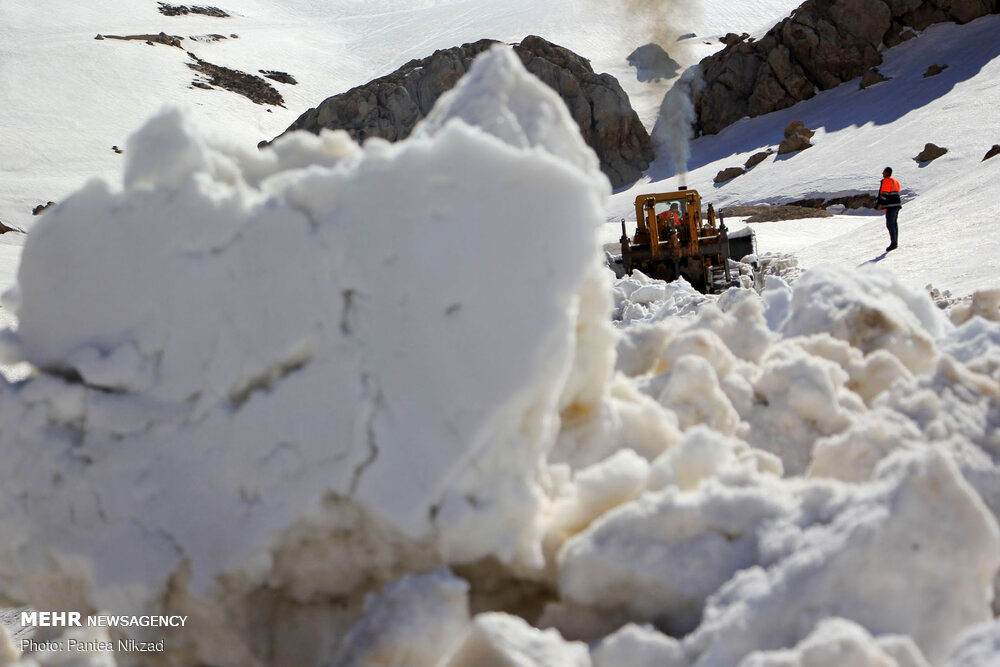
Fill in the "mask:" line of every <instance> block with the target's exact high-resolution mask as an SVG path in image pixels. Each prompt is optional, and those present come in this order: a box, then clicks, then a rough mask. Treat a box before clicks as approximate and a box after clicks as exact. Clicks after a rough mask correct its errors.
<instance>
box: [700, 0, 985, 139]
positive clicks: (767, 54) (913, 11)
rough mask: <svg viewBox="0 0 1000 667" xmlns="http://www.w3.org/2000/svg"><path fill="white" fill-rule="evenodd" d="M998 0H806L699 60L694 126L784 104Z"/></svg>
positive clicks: (720, 124) (716, 125) (710, 127)
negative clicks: (759, 32)
mask: <svg viewBox="0 0 1000 667" xmlns="http://www.w3.org/2000/svg"><path fill="white" fill-rule="evenodd" d="M998 3H1000V0H806V2H804V3H803V4H802V5H801V6H799V7H798V9H796V10H795V11H793V12H792V15H791V16H789V17H788V18H786V19H785V20H783V21H782V22H781V23H779V24H777V25H776V26H774V27H773V28H771V30H769V31H768V32H767V34H766V35H765V36H764V37H763V38H762V39H760V40H759V41H754V40H753V39H746V40H729V43H728V44H727V46H726V48H724V49H723V50H722V51H720V52H718V53H716V54H713V55H711V56H709V57H707V58H705V59H704V60H702V61H701V72H702V76H703V77H704V80H705V86H704V88H703V89H702V91H701V93H700V94H699V95H697V96H696V100H695V107H696V111H697V114H698V119H697V122H696V129H697V130H698V132H699V133H704V134H714V133H716V132H718V131H720V130H721V129H723V128H724V127H726V126H728V125H730V124H732V123H734V122H736V121H737V120H739V119H740V118H743V117H744V116H759V115H761V114H765V113H769V112H771V111H777V110H778V109H785V108H788V107H790V106H792V105H793V104H795V103H796V102H800V101H802V100H806V99H809V98H810V97H812V96H813V95H815V94H816V91H817V90H828V89H830V88H833V87H835V86H838V85H840V84H841V83H844V82H845V81H850V80H851V79H854V78H857V77H859V76H861V75H862V74H864V73H865V72H866V71H868V70H870V69H871V68H872V67H875V66H877V65H879V64H880V63H881V62H882V56H881V54H880V53H879V48H880V47H881V46H882V45H883V44H885V45H887V46H892V45H893V44H898V43H900V42H902V41H905V40H906V39H909V38H910V37H911V36H912V35H913V32H912V30H913V29H915V30H923V29H924V28H926V27H927V26H929V25H931V24H934V23H940V22H943V21H955V22H957V23H967V22H969V21H972V20H973V19H977V18H979V17H981V16H985V15H986V14H990V13H995V12H997V11H998Z"/></svg>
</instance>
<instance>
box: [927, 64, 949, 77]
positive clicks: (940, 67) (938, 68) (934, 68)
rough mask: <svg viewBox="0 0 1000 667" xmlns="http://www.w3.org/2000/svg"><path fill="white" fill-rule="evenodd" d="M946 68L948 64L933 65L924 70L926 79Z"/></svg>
mask: <svg viewBox="0 0 1000 667" xmlns="http://www.w3.org/2000/svg"><path fill="white" fill-rule="evenodd" d="M946 69H948V66H947V65H931V66H930V67H928V68H927V71H926V72H924V78H925V79H926V78H927V77H929V76H937V75H938V74H940V73H941V72H943V71H945V70H946Z"/></svg>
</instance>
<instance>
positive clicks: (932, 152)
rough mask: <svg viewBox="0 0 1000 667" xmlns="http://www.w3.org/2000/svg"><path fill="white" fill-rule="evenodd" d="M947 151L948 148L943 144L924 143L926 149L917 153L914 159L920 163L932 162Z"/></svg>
mask: <svg viewBox="0 0 1000 667" xmlns="http://www.w3.org/2000/svg"><path fill="white" fill-rule="evenodd" d="M947 152H948V149H947V148H942V147H941V146H938V145H936V144H924V150H922V151H920V152H919V153H917V156H916V157H915V158H913V159H914V160H916V161H917V162H920V163H923V162H931V161H932V160H936V159H938V158H939V157H941V156H942V155H944V154H945V153H947Z"/></svg>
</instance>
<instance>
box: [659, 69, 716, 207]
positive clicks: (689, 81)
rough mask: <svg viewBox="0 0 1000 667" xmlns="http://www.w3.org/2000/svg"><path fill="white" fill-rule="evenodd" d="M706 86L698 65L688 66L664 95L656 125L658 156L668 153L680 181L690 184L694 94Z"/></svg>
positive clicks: (680, 182)
mask: <svg viewBox="0 0 1000 667" xmlns="http://www.w3.org/2000/svg"><path fill="white" fill-rule="evenodd" d="M703 85H704V81H703V79H702V78H701V69H700V68H699V66H698V65H694V66H692V67H689V68H688V69H687V70H686V71H685V72H684V74H682V75H681V77H680V78H679V79H678V80H677V81H676V82H674V85H673V87H672V88H671V89H670V90H668V91H667V94H666V95H664V96H663V102H661V103H660V115H659V117H658V118H657V119H656V124H655V125H654V126H653V137H652V138H653V145H654V149H655V151H656V153H657V154H658V155H663V154H666V155H669V156H670V162H671V163H672V165H673V167H674V171H675V173H676V174H677V180H678V184H679V185H680V186H681V187H686V186H687V165H688V160H689V159H690V157H691V136H692V134H693V126H694V123H695V120H697V115H696V114H695V108H694V97H695V95H696V94H697V93H698V91H699V90H700V89H701V87H702V86H703Z"/></svg>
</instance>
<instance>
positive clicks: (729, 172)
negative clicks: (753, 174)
mask: <svg viewBox="0 0 1000 667" xmlns="http://www.w3.org/2000/svg"><path fill="white" fill-rule="evenodd" d="M745 173H746V171H745V170H744V169H743V167H727V168H725V169H723V170H722V171H720V172H719V173H718V174H716V175H715V182H716V183H725V182H726V181H731V180H732V179H734V178H736V177H737V176H742V175H743V174H745Z"/></svg>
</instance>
